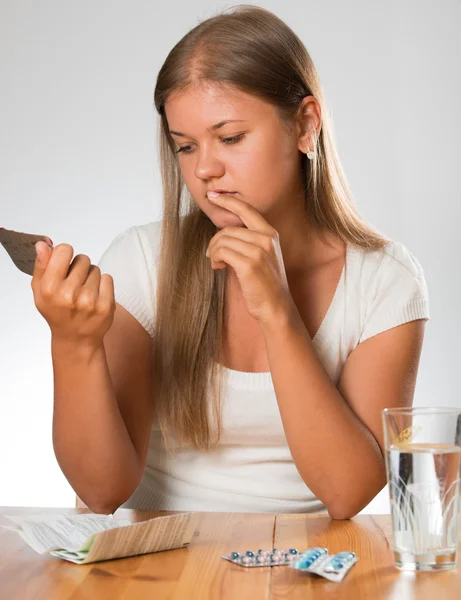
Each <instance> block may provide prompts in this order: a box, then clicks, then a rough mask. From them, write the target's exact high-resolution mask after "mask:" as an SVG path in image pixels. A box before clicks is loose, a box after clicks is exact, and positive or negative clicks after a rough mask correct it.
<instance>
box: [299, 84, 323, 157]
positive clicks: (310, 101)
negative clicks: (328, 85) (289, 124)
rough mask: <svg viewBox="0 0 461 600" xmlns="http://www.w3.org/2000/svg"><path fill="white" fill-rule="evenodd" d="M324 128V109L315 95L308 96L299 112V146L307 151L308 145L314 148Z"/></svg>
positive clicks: (303, 150)
mask: <svg viewBox="0 0 461 600" xmlns="http://www.w3.org/2000/svg"><path fill="white" fill-rule="evenodd" d="M321 128H322V109H321V108H320V104H319V103H318V102H317V100H316V99H315V98H314V96H306V97H305V98H303V100H302V102H301V106H300V108H299V113H298V132H299V134H298V148H299V150H301V152H304V153H305V152H306V146H308V147H309V148H310V150H313V148H315V146H316V144H317V139H318V137H319V135H320V130H321Z"/></svg>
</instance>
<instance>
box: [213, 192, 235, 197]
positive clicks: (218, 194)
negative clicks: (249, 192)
mask: <svg viewBox="0 0 461 600" xmlns="http://www.w3.org/2000/svg"><path fill="white" fill-rule="evenodd" d="M236 193H237V192H207V193H206V195H207V198H217V197H218V196H223V195H224V196H232V195H234V194H236Z"/></svg>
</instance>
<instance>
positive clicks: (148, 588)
mask: <svg viewBox="0 0 461 600" xmlns="http://www.w3.org/2000/svg"><path fill="white" fill-rule="evenodd" d="M41 512H50V513H53V512H77V513H81V512H88V510H85V509H68V508H64V509H56V508H54V509H43V508H0V525H6V524H8V523H10V522H9V521H8V520H7V519H5V518H4V515H14V514H27V513H28V514H37V513H41ZM165 514H173V513H165V512H162V513H159V512H153V511H132V510H125V509H119V510H118V511H117V512H116V513H115V517H116V518H117V517H118V518H123V519H126V518H128V519H130V520H132V521H142V520H145V519H149V518H152V517H155V516H160V515H165ZM199 515H200V519H199V525H198V528H197V530H196V533H195V535H194V537H193V539H192V541H191V543H190V545H189V547H188V548H185V549H180V550H171V551H168V552H158V553H155V554H147V555H144V556H137V557H132V558H124V559H119V560H112V561H105V562H99V563H93V564H89V565H75V564H72V563H70V562H66V561H64V560H61V559H57V558H53V557H47V556H42V555H40V554H37V553H36V552H35V551H34V550H32V548H30V547H29V546H28V545H27V544H26V543H25V542H23V540H22V538H21V537H20V536H19V535H18V534H17V533H15V532H13V531H8V530H6V529H2V528H0V599H1V600H32V599H33V600H41V599H43V600H45V599H46V600H80V599H81V600H83V599H88V600H106V599H107V600H117V599H123V600H132V599H133V600H135V599H139V600H148V599H155V600H187V599H192V598H193V599H196V600H230V599H235V600H246V599H248V600H285V599H287V598H289V599H290V600H298V599H299V600H301V599H302V600H309V599H311V598H315V600H322V599H323V598H328V599H329V600H332V599H334V600H339V599H351V600H352V599H353V600H361V599H363V600H381V599H384V598H386V599H387V600H391V599H392V600H409V599H415V600H454V599H457V600H458V599H461V570H460V569H458V568H457V569H452V570H450V571H445V572H439V573H423V572H419V573H411V572H402V571H399V570H398V569H396V568H395V567H394V563H393V553H392V549H391V544H390V516H389V515H358V516H357V517H355V518H354V519H351V520H349V521H332V520H331V519H330V518H329V517H328V515H300V514H293V515H292V514H289V515H288V514H282V515H271V514H253V513H199ZM309 546H326V547H327V548H328V550H329V551H330V553H334V552H339V551H341V550H353V551H354V552H356V554H357V556H358V557H359V561H358V562H357V564H356V565H355V566H353V567H352V569H351V570H350V572H349V573H348V574H347V575H346V577H345V579H344V580H343V581H342V582H341V583H333V582H330V581H328V580H326V579H323V578H319V577H316V576H312V575H308V574H306V573H300V572H297V571H294V570H292V569H290V568H289V567H286V566H278V567H261V568H250V569H248V568H244V567H240V566H237V565H235V564H233V563H231V562H228V561H226V560H223V559H222V558H220V554H224V553H227V552H229V551H232V550H236V551H243V550H251V549H258V548H272V547H277V548H286V547H294V548H297V549H298V550H300V551H301V550H305V549H306V548H308V547H309Z"/></svg>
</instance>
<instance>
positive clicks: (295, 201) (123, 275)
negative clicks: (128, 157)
mask: <svg viewBox="0 0 461 600" xmlns="http://www.w3.org/2000/svg"><path fill="white" fill-rule="evenodd" d="M155 106H156V108H157V111H158V113H159V115H160V138H159V141H160V159H161V173H162V179H163V186H164V205H163V208H164V214H163V220H162V221H161V222H153V223H148V224H146V225H141V226H133V227H130V228H129V229H127V230H126V231H124V232H122V233H121V234H120V235H119V236H117V238H116V239H115V240H114V241H113V243H112V244H111V245H110V247H109V248H108V250H107V251H106V252H105V253H104V255H103V257H102V259H101V261H100V262H99V267H97V266H95V265H91V262H90V259H89V258H88V257H87V256H84V255H78V256H76V257H75V258H74V260H73V261H72V256H73V249H72V247H71V246H69V245H67V244H61V245H60V246H57V247H56V248H55V249H54V250H52V251H51V250H49V249H47V248H45V247H44V245H43V244H40V243H39V244H38V245H37V253H38V257H37V262H36V267H35V273H34V277H33V281H32V287H33V290H34V299H35V303H36V306H37V308H38V310H39V311H40V312H41V314H42V315H43V316H44V318H45V319H46V320H47V321H48V323H49V325H50V328H51V331H52V357H53V368H54V375H55V378H54V385H55V409H54V422H53V439H54V448H55V452H56V456H57V459H58V462H59V464H60V466H61V468H62V470H63V472H64V474H65V475H66V477H67V478H68V480H69V482H70V484H71V485H72V487H73V488H74V489H75V491H76V492H77V494H78V496H79V497H80V498H82V500H83V501H84V502H85V503H86V504H87V505H88V506H89V507H90V508H91V509H92V510H94V511H95V512H100V513H111V512H113V511H114V510H115V509H116V508H117V507H119V506H120V505H123V506H124V507H133V508H146V509H147V508H149V509H164V510H221V511H233V510H235V511H246V512H250V511H255V512H309V511H312V512H328V513H329V515H330V516H331V517H332V518H333V519H345V518H350V517H352V516H354V515H355V514H357V513H358V512H359V511H360V510H361V509H362V508H364V507H365V506H366V505H367V504H368V503H369V502H370V501H371V499H372V498H373V497H374V496H375V495H376V494H377V493H378V492H379V490H381V489H382V488H383V486H384V485H385V482H386V476H385V464H384V460H383V435H382V431H381V410H382V409H383V408H384V407H391V406H407V405H410V404H411V403H412V399H413V394H414V388H415V381H416V374H417V369H418V364H419V357H420V352H421V347H422V341H423V335H424V326H425V320H427V319H428V317H429V314H428V302H427V290H426V284H425V280H424V276H423V272H422V269H421V267H420V265H419V264H418V262H417V261H416V260H415V258H414V257H413V256H412V255H411V254H410V253H409V252H408V250H407V249H406V248H405V247H404V246H403V245H402V244H400V243H396V242H392V241H390V240H388V239H386V238H385V237H384V236H382V235H380V234H379V233H377V232H376V231H375V230H373V229H372V228H371V227H370V226H369V225H368V224H366V223H365V222H364V221H363V220H362V219H361V218H360V216H359V215H358V212H357V210H356V208H355V207H354V204H353V202H352V200H351V194H350V192H349V190H348V187H347V183H346V179H345V177H344V175H343V172H342V170H341V166H340V162H339V159H338V156H337V153H336V150H335V145H334V141H333V135H332V127H331V123H330V120H329V117H328V113H327V109H326V105H325V100H324V97H323V92H322V88H321V85H320V83H319V80H318V76H317V74H316V71H315V68H314V65H313V63H312V61H311V59H310V57H309V55H308V53H307V51H306V49H305V48H304V46H303V44H302V42H301V41H300V40H299V38H298V37H297V36H296V35H295V34H294V33H293V31H292V30H291V29H290V28H289V27H288V26H287V25H286V24H285V23H283V22H282V21H281V20H280V19H279V18H277V17H276V16H275V15H273V14H272V13H270V12H269V11H267V10H265V9H262V8H259V7H254V6H240V7H237V8H236V9H235V10H233V11H231V12H230V13H223V14H220V15H217V16H215V17H213V18H211V19H208V20H206V21H204V22H202V23H200V24H199V25H198V26H197V27H195V28H194V29H192V30H191V31H190V32H189V33H188V34H187V35H186V36H185V37H184V38H183V39H182V40H181V41H180V42H179V43H178V44H177V45H176V46H175V47H174V48H173V50H172V51H171V52H170V53H169V55H168V56H167V58H166V60H165V62H164V64H163V66H162V68H161V69H160V72H159V75H158V79H157V84H156V89H155ZM71 261H72V263H71ZM102 272H104V273H103V274H101V273H102ZM114 288H115V293H114ZM82 457H89V460H84V459H82Z"/></svg>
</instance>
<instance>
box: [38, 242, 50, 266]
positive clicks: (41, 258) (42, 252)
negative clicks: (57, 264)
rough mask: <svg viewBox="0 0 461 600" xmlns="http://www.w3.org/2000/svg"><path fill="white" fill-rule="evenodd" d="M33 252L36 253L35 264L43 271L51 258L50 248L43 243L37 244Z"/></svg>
mask: <svg viewBox="0 0 461 600" xmlns="http://www.w3.org/2000/svg"><path fill="white" fill-rule="evenodd" d="M35 251H36V253H37V256H36V259H35V264H37V263H38V264H39V265H40V266H41V267H42V269H43V268H44V267H45V266H46V264H47V263H48V259H49V258H50V256H51V252H52V248H50V247H49V246H48V244H47V243H45V242H37V243H36V244H35Z"/></svg>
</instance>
